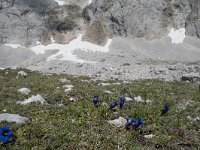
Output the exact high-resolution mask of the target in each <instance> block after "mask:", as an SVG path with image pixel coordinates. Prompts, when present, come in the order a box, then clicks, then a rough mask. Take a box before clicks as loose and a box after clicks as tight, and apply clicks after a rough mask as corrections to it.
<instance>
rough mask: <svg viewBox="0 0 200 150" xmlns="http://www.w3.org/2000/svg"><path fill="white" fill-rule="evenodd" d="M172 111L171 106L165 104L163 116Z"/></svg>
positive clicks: (162, 111)
mask: <svg viewBox="0 0 200 150" xmlns="http://www.w3.org/2000/svg"><path fill="white" fill-rule="evenodd" d="M169 110H170V106H169V105H167V104H165V105H164V107H163V109H162V110H161V115H164V114H166V113H167V112H168V111H169Z"/></svg>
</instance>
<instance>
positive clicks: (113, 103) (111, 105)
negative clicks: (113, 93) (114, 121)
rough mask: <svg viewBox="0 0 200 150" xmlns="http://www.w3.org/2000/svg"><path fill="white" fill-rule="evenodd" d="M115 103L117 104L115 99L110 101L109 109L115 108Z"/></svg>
mask: <svg viewBox="0 0 200 150" xmlns="http://www.w3.org/2000/svg"><path fill="white" fill-rule="evenodd" d="M117 105H119V102H117V101H114V102H112V103H111V104H110V109H113V108H115V107H116V106H117Z"/></svg>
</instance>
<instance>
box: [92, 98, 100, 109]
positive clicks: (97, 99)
mask: <svg viewBox="0 0 200 150" xmlns="http://www.w3.org/2000/svg"><path fill="white" fill-rule="evenodd" d="M98 101H99V97H98V96H94V97H93V104H94V106H95V107H97V104H98Z"/></svg>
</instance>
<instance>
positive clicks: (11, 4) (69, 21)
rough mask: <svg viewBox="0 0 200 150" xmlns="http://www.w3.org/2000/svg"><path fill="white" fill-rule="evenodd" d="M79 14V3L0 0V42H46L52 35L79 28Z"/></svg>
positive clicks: (32, 43) (25, 43) (43, 0)
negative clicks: (62, 4) (63, 4)
mask: <svg viewBox="0 0 200 150" xmlns="http://www.w3.org/2000/svg"><path fill="white" fill-rule="evenodd" d="M80 17H81V8H80V6H78V5H66V6H59V5H58V4H57V3H56V2H55V1H54V0H1V1H0V44H3V43H14V44H16V43H17V44H21V45H24V46H30V45H35V44H36V42H37V41H40V42H41V43H42V44H48V43H50V42H51V38H52V37H53V38H55V36H58V37H60V36H61V37H62V33H64V34H66V33H67V32H68V31H71V30H73V29H75V28H78V25H77V24H79V23H76V22H77V21H79V20H78V19H79V18H80Z"/></svg>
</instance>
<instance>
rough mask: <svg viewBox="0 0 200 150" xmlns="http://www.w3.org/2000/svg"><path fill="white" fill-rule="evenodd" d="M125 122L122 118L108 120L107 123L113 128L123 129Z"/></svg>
mask: <svg viewBox="0 0 200 150" xmlns="http://www.w3.org/2000/svg"><path fill="white" fill-rule="evenodd" d="M126 122H127V120H126V119H125V118H123V117H119V119H114V120H109V121H108V123H109V124H111V125H114V126H115V127H124V126H125V124H126Z"/></svg>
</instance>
